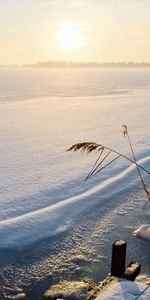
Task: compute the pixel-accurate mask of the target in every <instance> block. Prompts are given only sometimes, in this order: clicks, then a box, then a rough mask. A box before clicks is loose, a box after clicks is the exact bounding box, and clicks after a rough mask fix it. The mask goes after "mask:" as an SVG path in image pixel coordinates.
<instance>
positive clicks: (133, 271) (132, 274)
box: [123, 262, 141, 281]
mask: <svg viewBox="0 0 150 300" xmlns="http://www.w3.org/2000/svg"><path fill="white" fill-rule="evenodd" d="M140 271H141V264H139V263H138V262H131V263H130V264H129V265H128V266H127V267H126V269H125V272H124V274H123V277H124V278H125V279H128V280H131V281H134V280H135V278H136V277H137V276H138V275H139V274H140Z"/></svg>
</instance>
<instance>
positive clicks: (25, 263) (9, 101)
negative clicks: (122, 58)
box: [0, 69, 150, 299]
mask: <svg viewBox="0 0 150 300" xmlns="http://www.w3.org/2000/svg"><path fill="white" fill-rule="evenodd" d="M0 90H1V95H0V158H1V159H0V266H1V269H0V277H1V283H2V285H5V284H7V283H16V284H18V282H19V283H20V285H25V286H28V285H30V284H31V282H32V283H33V282H34V283H35V285H36V283H37V282H38V286H40V283H41V282H43V281H44V280H46V279H47V278H48V279H47V280H51V282H55V281H58V280H59V279H60V278H78V277H90V278H92V279H94V280H100V279H102V278H103V277H104V276H105V275H106V274H107V273H108V272H109V270H110V269H109V263H110V255H111V243H112V242H113V241H114V240H115V239H119V238H124V239H125V240H126V241H127V242H128V253H127V255H128V260H129V261H131V260H138V261H139V262H140V263H142V272H143V273H148V272H149V273H150V255H149V243H148V242H146V241H142V240H139V239H137V238H135V237H134V236H132V232H133V230H135V229H136V228H137V227H139V226H140V225H141V224H147V223H150V204H148V205H147V206H146V208H145V209H143V206H144V204H145V203H146V201H147V198H146V195H145V193H144V191H143V189H142V186H141V182H140V180H139V177H138V175H137V170H136V168H135V167H134V166H133V165H131V164H130V163H128V161H126V160H124V159H119V161H117V162H116V163H114V164H113V165H110V166H109V167H108V168H106V169H105V170H104V171H103V172H101V173H99V174H97V176H95V177H93V178H91V179H89V180H88V181H86V182H85V181H84V179H85V177H86V175H87V174H88V172H89V170H90V169H91V167H92V165H93V163H94V161H95V159H96V158H97V156H96V153H95V154H89V155H88V156H87V155H86V154H85V155H83V156H81V155H80V154H79V153H66V152H65V150H66V149H67V148H68V147H69V146H71V145H72V144H74V143H77V142H82V141H83V142H84V141H94V142H97V143H102V144H104V145H107V146H108V147H111V148H114V149H116V150H118V151H120V152H122V153H124V154H125V155H127V156H130V157H131V158H132V155H131V153H130V148H129V145H128V142H127V140H126V139H124V138H123V136H122V133H121V125H122V124H127V125H128V129H129V133H130V136H131V140H132V143H133V146H134V150H135V153H136V157H137V160H138V163H139V164H141V165H142V166H144V167H145V168H146V169H147V170H149V171H150V130H149V128H150V126H149V125H150V70H148V69H124V70H123V69H60V70H59V69H50V70H46V69H45V70H44V69H22V70H21V69H20V70H19V69H16V70H15V69H11V70H9V69H1V70H0ZM143 176H144V179H145V182H146V183H147V184H148V185H149V187H150V177H149V176H148V175H146V174H144V173H143ZM48 282H49V281H48ZM36 287H37V286H36ZM31 289H34V284H32V287H31ZM37 299H38V298H37Z"/></svg>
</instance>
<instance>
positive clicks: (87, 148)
mask: <svg viewBox="0 0 150 300" xmlns="http://www.w3.org/2000/svg"><path fill="white" fill-rule="evenodd" d="M102 148H104V147H103V146H102V145H99V144H96V143H93V142H84V143H77V144H74V145H72V146H71V147H70V148H68V149H67V150H66V151H74V152H76V151H80V152H81V153H84V152H87V154H89V153H91V152H92V151H95V150H96V149H97V150H100V149H102Z"/></svg>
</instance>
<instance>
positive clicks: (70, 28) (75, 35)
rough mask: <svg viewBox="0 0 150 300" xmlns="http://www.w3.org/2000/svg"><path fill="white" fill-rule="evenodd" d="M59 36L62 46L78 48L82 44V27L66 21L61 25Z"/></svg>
mask: <svg viewBox="0 0 150 300" xmlns="http://www.w3.org/2000/svg"><path fill="white" fill-rule="evenodd" d="M57 38H58V42H59V44H60V46H61V47H62V48H64V49H73V48H77V47H79V46H80V39H81V37H80V28H79V27H78V26H77V25H76V24H74V23H71V22H65V23H63V24H61V25H60V26H59V30H58V34H57Z"/></svg>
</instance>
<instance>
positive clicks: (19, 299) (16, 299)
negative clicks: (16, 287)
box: [4, 293, 26, 300]
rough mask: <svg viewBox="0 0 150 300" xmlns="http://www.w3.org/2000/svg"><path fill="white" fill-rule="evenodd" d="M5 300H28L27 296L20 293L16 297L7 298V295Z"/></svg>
mask: <svg viewBox="0 0 150 300" xmlns="http://www.w3.org/2000/svg"><path fill="white" fill-rule="evenodd" d="M4 299H7V300H24V299H26V294H24V293H19V294H17V295H14V296H6V295H5V297H4Z"/></svg>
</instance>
